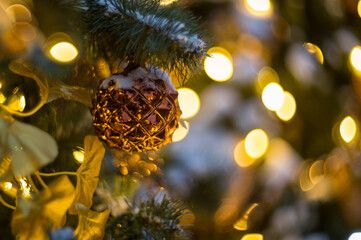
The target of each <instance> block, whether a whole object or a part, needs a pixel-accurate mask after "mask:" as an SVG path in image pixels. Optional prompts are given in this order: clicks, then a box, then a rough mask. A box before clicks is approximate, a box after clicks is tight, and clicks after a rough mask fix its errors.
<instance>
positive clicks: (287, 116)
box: [276, 91, 296, 121]
mask: <svg viewBox="0 0 361 240" xmlns="http://www.w3.org/2000/svg"><path fill="white" fill-rule="evenodd" d="M295 113H296V100H295V98H294V97H293V96H292V94H291V93H289V92H287V91H285V92H284V101H283V104H282V107H281V108H279V109H277V110H276V114H277V116H278V117H279V118H280V119H281V120H283V121H289V120H291V118H292V117H293V116H294V115H295Z"/></svg>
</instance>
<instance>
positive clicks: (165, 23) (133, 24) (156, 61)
mask: <svg viewBox="0 0 361 240" xmlns="http://www.w3.org/2000/svg"><path fill="white" fill-rule="evenodd" d="M83 9H84V10H85V9H86V14H85V16H86V18H85V22H86V23H87V26H85V27H84V29H86V31H87V33H88V39H89V44H88V50H89V51H90V52H91V53H92V55H94V56H96V57H102V58H105V59H108V60H109V61H111V62H114V61H124V62H129V61H131V62H132V61H133V62H135V63H137V64H139V65H141V66H146V65H154V66H157V67H160V68H162V69H164V70H166V71H169V72H175V73H177V74H178V76H179V77H183V78H184V77H186V76H187V74H188V73H189V71H194V70H196V69H197V68H198V67H199V65H200V63H201V62H202V60H203V57H204V56H205V55H206V44H205V43H204V41H203V40H201V39H202V38H203V37H204V33H200V34H198V32H200V27H199V25H198V24H197V20H196V19H195V18H194V17H193V16H192V15H191V14H190V13H188V12H187V11H185V9H183V7H181V6H179V5H177V4H171V5H169V6H161V5H160V4H159V2H158V1H154V0H133V1H129V0H105V1H97V0H85V5H84V7H83Z"/></svg>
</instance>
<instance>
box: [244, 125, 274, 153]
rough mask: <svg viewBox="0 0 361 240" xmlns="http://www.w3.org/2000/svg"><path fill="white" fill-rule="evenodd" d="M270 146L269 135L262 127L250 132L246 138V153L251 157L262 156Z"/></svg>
mask: <svg viewBox="0 0 361 240" xmlns="http://www.w3.org/2000/svg"><path fill="white" fill-rule="evenodd" d="M267 148H268V137H267V134H266V133H265V132H264V131H263V130H262V129H255V130H253V131H251V132H250V133H248V135H247V136H246V140H245V149H246V153H247V154H248V155H249V156H250V157H251V158H260V157H262V156H263V154H265V152H266V151H267Z"/></svg>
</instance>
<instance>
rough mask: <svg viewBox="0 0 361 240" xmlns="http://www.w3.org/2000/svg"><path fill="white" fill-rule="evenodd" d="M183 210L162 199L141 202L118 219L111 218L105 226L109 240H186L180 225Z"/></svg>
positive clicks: (187, 233) (185, 233)
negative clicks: (109, 236)
mask: <svg viewBox="0 0 361 240" xmlns="http://www.w3.org/2000/svg"><path fill="white" fill-rule="evenodd" d="M182 216H184V208H183V207H182V205H181V204H180V203H179V202H172V201H171V200H169V199H168V198H166V197H164V198H163V199H162V200H161V201H156V199H155V198H152V199H150V200H148V201H145V202H141V203H140V205H139V207H135V208H129V209H128V211H127V212H126V213H124V214H122V215H121V216H119V217H116V218H112V219H110V221H109V224H108V226H107V229H108V234H110V235H111V239H124V240H125V239H139V240H140V239H188V238H189V232H186V231H185V230H184V229H183V227H185V226H181V225H180V218H181V217H182Z"/></svg>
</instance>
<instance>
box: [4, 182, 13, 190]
mask: <svg viewBox="0 0 361 240" xmlns="http://www.w3.org/2000/svg"><path fill="white" fill-rule="evenodd" d="M12 187H13V184H12V183H11V182H5V189H6V190H11V188H12Z"/></svg>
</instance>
